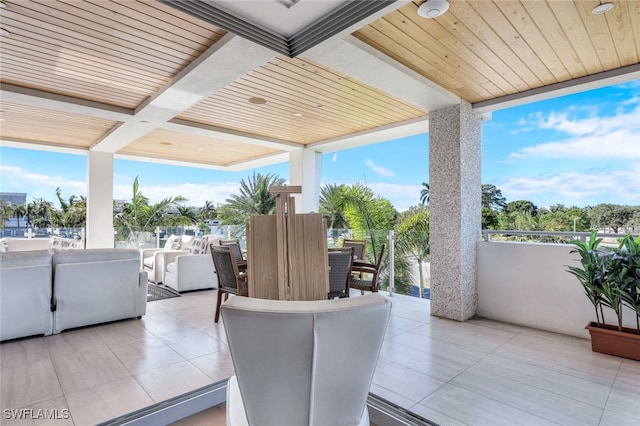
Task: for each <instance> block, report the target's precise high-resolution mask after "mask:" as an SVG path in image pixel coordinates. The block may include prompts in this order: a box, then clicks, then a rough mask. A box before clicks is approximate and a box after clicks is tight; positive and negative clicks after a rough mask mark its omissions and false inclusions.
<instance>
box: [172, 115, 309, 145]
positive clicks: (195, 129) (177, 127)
mask: <svg viewBox="0 0 640 426" xmlns="http://www.w3.org/2000/svg"><path fill="white" fill-rule="evenodd" d="M159 128H162V129H165V130H171V131H175V132H180V133H186V134H191V135H197V136H206V137H210V138H216V139H223V140H225V141H229V142H239V143H246V144H249V145H257V146H262V147H265V148H272V149H279V150H282V151H292V150H294V149H299V148H304V145H302V144H299V143H295V142H290V141H283V140H279V139H273V138H266V137H261V136H256V135H251V134H247V133H243V132H238V131H235V130H231V129H225V128H222V127H216V126H212V125H210V124H204V123H194V122H192V121H186V120H180V119H177V118H174V119H173V120H170V121H167V122H166V123H163V124H161V125H160V126H159Z"/></svg>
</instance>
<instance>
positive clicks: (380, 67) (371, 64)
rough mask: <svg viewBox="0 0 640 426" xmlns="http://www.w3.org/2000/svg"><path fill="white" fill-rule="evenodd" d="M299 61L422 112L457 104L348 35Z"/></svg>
mask: <svg viewBox="0 0 640 426" xmlns="http://www.w3.org/2000/svg"><path fill="white" fill-rule="evenodd" d="M302 57H304V58H308V59H311V60H313V61H315V62H319V63H321V64H323V65H325V66H327V67H329V68H331V69H334V70H336V71H339V72H341V73H342V74H345V75H348V76H349V77H352V78H354V79H356V80H358V81H361V82H363V83H365V84H367V85H369V86H372V87H375V88H376V89H378V90H380V91H382V92H384V93H391V94H393V96H394V97H396V98H398V99H401V100H403V101H405V102H407V103H410V104H412V105H415V106H417V107H419V108H422V109H424V110H425V111H432V110H435V109H440V108H444V107H446V106H451V105H457V104H459V103H460V98H459V97H458V96H455V95H453V94H452V93H450V92H448V91H446V90H445V89H443V88H442V87H440V86H438V85H437V84H435V83H433V82H432V81H431V80H428V79H426V78H424V77H423V76H421V75H420V74H418V73H416V72H415V71H413V70H411V69H409V68H408V67H406V66H404V65H402V64H400V63H399V62H397V61H395V60H394V59H392V58H389V57H388V56H386V55H383V54H382V53H380V51H378V50H375V49H373V48H372V47H370V46H368V45H367V44H365V43H363V42H361V41H360V40H358V39H356V38H355V37H353V36H352V35H348V36H346V37H344V39H332V40H331V41H329V42H326V43H324V44H322V45H320V46H317V47H315V48H313V49H311V50H309V51H308V52H306V53H305V54H304V55H302Z"/></svg>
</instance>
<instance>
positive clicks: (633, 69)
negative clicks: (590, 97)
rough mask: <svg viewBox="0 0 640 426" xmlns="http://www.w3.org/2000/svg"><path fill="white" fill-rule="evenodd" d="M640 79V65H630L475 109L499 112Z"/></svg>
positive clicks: (500, 99) (509, 97)
mask: <svg viewBox="0 0 640 426" xmlns="http://www.w3.org/2000/svg"><path fill="white" fill-rule="evenodd" d="M637 79H640V64H633V65H628V66H626V67H622V68H617V69H614V70H610V71H604V72H600V73H597V74H591V75H587V76H584V77H578V78H574V79H572V80H567V81H562V82H560V83H555V84H550V85H548V86H543V87H538V88H536V89H531V90H526V91H524V92H520V93H514V94H513V95H507V96H501V97H499V98H495V99H490V100H488V101H482V102H476V103H475V104H473V105H472V107H473V109H475V110H476V111H478V112H480V113H486V112H493V111H498V110H501V109H505V108H512V107H515V106H519V105H525V104H528V103H532V102H539V101H544V100H547V99H553V98H558V97H560V96H566V95H571V94H574V93H580V92H585V91H587V90H593V89H599V88H601V87H606V86H611V85H614V84H621V83H626V82H628V81H632V80H637Z"/></svg>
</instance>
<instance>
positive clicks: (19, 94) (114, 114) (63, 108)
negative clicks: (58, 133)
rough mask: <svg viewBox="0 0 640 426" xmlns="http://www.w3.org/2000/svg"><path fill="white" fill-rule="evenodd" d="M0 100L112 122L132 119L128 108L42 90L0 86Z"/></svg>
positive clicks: (131, 112)
mask: <svg viewBox="0 0 640 426" xmlns="http://www.w3.org/2000/svg"><path fill="white" fill-rule="evenodd" d="M0 98H1V99H2V102H3V103H4V102H8V103H16V104H21V105H25V106H30V107H34V108H42V109H48V110H51V111H58V112H64V113H67V114H78V115H83V116H88V117H95V118H102V119H105V120H113V121H126V120H129V119H130V118H131V117H133V114H134V111H133V110H131V109H128V108H122V107H117V106H114V105H109V104H103V103H101V102H94V101H89V100H86V99H78V98H74V97H72V96H65V95H60V94H56V93H50V92H44V91H42V90H36V89H28V88H26V87H20V86H14V85H13V84H7V83H2V84H0Z"/></svg>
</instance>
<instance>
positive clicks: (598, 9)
mask: <svg viewBox="0 0 640 426" xmlns="http://www.w3.org/2000/svg"><path fill="white" fill-rule="evenodd" d="M614 7H615V4H613V3H611V2H607V3H600V4H599V5H597V6H595V7H594V8H593V9H591V14H592V15H602V14H603V13H607V12H608V11H610V10H611V9H613V8H614Z"/></svg>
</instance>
